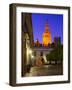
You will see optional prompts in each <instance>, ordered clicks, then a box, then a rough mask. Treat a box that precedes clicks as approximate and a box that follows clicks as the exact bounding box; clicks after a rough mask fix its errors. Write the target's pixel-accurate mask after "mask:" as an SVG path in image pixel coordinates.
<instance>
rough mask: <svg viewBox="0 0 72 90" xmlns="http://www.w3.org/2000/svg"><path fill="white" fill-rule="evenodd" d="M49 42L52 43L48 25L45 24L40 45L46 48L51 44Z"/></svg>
mask: <svg viewBox="0 0 72 90" xmlns="http://www.w3.org/2000/svg"><path fill="white" fill-rule="evenodd" d="M51 42H52V38H51V33H50V31H49V26H48V23H47V22H46V24H45V31H44V33H43V35H42V45H43V46H48V45H49V44H51Z"/></svg>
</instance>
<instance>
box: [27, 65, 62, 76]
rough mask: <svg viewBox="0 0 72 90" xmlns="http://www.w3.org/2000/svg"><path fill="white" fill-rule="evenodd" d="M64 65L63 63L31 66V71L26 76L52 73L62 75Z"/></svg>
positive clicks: (49, 74)
mask: <svg viewBox="0 0 72 90" xmlns="http://www.w3.org/2000/svg"><path fill="white" fill-rule="evenodd" d="M62 74H63V67H62V65H61V64H57V65H44V66H41V67H37V66H34V67H31V69H30V73H27V74H26V76H51V75H62Z"/></svg>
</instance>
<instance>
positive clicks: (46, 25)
mask: <svg viewBox="0 0 72 90" xmlns="http://www.w3.org/2000/svg"><path fill="white" fill-rule="evenodd" d="M45 32H49V26H48V22H47V21H46V24H45Z"/></svg>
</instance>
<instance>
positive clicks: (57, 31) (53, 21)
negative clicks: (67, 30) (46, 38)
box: [32, 13, 63, 43]
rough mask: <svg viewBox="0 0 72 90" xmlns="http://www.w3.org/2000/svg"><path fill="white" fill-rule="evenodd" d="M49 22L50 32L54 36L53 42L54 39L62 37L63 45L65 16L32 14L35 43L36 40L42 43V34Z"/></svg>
mask: <svg viewBox="0 0 72 90" xmlns="http://www.w3.org/2000/svg"><path fill="white" fill-rule="evenodd" d="M46 22H48V25H49V31H50V33H51V36H52V42H53V41H54V37H61V43H63V15H62V14H36V13H32V25H33V35H34V42H35V41H36V39H39V41H40V42H41V43H42V34H43V32H44V31H45V24H46Z"/></svg>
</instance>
